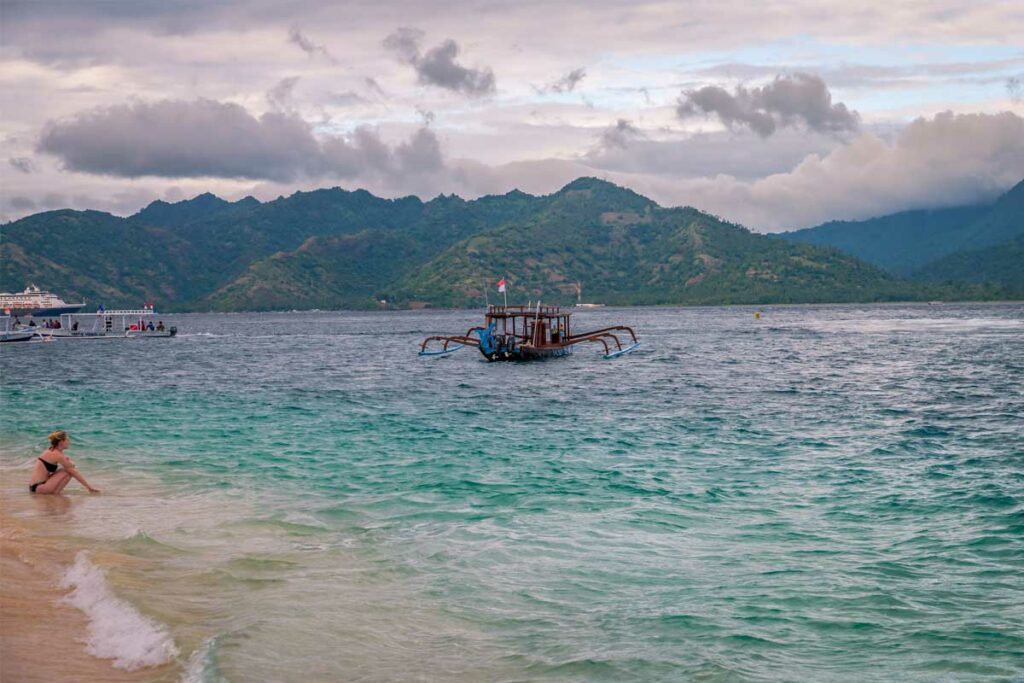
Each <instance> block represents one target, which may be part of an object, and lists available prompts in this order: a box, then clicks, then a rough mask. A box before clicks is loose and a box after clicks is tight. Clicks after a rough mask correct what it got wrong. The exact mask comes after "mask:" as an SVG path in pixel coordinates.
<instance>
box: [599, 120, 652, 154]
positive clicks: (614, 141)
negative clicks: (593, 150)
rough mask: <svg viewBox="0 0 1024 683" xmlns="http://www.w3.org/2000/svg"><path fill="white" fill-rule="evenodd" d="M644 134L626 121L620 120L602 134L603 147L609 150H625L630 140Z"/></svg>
mask: <svg viewBox="0 0 1024 683" xmlns="http://www.w3.org/2000/svg"><path fill="white" fill-rule="evenodd" d="M642 135H643V133H641V132H640V130H639V129H638V128H637V127H636V126H634V125H633V124H632V123H630V122H629V121H627V120H626V119H619V120H618V121H616V122H615V125H614V126H610V127H608V128H606V129H605V130H604V132H603V133H601V147H603V148H605V149H607V148H610V147H618V148H619V149H624V148H625V147H626V145H627V143H628V142H629V141H630V139H632V138H635V137H640V136H642Z"/></svg>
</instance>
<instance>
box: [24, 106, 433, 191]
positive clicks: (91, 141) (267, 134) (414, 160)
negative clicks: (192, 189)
mask: <svg viewBox="0 0 1024 683" xmlns="http://www.w3.org/2000/svg"><path fill="white" fill-rule="evenodd" d="M38 151H41V152H46V153H48V154H52V155H54V156H56V157H57V158H59V159H60V160H61V161H62V162H63V164H64V166H65V168H67V169H69V170H72V171H81V172H85V173H94V174H100V175H109V176H118V177H125V178H138V177H142V176H158V177H165V178H184V177H220V178H250V179H260V180H271V181H275V182H291V181H295V180H299V179H303V178H307V179H308V178H313V179H318V178H369V177H374V178H377V179H379V180H380V181H381V182H386V181H388V179H389V178H392V177H393V178H397V179H401V178H405V177H411V176H416V175H417V174H420V173H421V172H423V171H430V170H436V169H437V168H438V164H443V161H442V160H441V156H440V146H439V144H438V143H437V139H436V137H434V134H433V133H431V132H430V131H428V130H421V131H420V132H418V133H417V134H416V135H414V136H413V137H412V139H411V140H409V141H408V142H406V143H403V144H399V145H396V146H394V147H391V146H389V145H387V144H386V143H385V142H383V141H382V140H381V139H380V137H379V136H378V135H377V134H376V133H375V132H374V131H372V130H369V129H366V128H360V129H358V130H356V131H355V132H354V133H353V134H352V135H351V136H350V137H348V138H345V137H339V136H327V137H324V138H322V139H318V138H317V137H316V136H314V134H313V130H312V127H311V126H310V124H309V123H308V122H306V121H304V120H303V119H301V118H299V117H298V116H296V115H294V114H290V113H284V112H280V111H273V112H268V113H266V114H263V115H262V116H260V117H258V118H257V117H255V116H253V115H251V114H250V113H249V112H248V111H246V110H245V109H244V108H242V107H241V106H239V105H237V104H229V103H222V102H216V101H212V100H195V101H180V100H163V101H160V102H153V103H143V102H139V103H135V104H132V105H120V106H114V107H107V108H99V109H94V110H91V111H87V112H84V113H82V114H79V115H78V116H76V117H74V118H72V119H70V120H66V121H59V122H50V123H48V124H47V125H46V127H45V129H44V131H43V134H42V136H41V138H40V140H39V144H38Z"/></svg>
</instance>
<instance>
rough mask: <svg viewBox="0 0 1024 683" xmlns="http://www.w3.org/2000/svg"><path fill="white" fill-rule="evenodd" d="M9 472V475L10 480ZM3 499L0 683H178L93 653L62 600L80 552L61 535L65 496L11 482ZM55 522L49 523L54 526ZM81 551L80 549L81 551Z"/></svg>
mask: <svg viewBox="0 0 1024 683" xmlns="http://www.w3.org/2000/svg"><path fill="white" fill-rule="evenodd" d="M6 474H7V473H5V475H6ZM4 479H5V480H4V482H3V485H2V493H3V495H2V496H0V681H3V682H4V683H7V682H10V683H14V682H16V681H17V682H18V683H24V682H30V681H48V682H49V681H79V682H82V683H91V682H96V683H101V682H106V681H110V682H116V681H178V680H180V679H181V676H182V671H181V668H180V666H179V665H177V664H174V663H172V664H167V665H164V666H160V667H151V668H146V669H140V670H137V671H131V672H129V671H124V670H123V669H118V668H115V667H114V666H112V663H111V660H106V659H97V658H96V657H93V656H91V655H90V654H89V653H88V652H86V636H87V628H88V618H87V617H86V615H85V614H84V613H83V612H81V611H79V610H78V609H76V608H74V607H72V606H70V605H67V604H65V603H64V602H63V597H64V595H65V594H67V592H68V591H67V590H65V589H62V588H61V587H60V581H61V577H62V576H63V575H64V572H65V571H66V570H67V568H68V567H69V566H70V565H71V564H72V563H73V562H74V559H75V554H76V553H77V552H78V551H79V550H81V549H82V548H81V547H80V545H81V544H80V543H78V544H76V542H75V539H74V538H72V537H68V536H63V535H61V529H60V526H59V520H60V518H61V517H62V516H64V515H65V514H66V512H67V508H68V507H69V506H70V505H71V504H72V500H73V496H75V495H79V494H77V493H71V494H70V495H65V496H31V495H30V494H29V493H28V492H27V491H21V490H20V489H17V488H16V487H15V486H14V482H11V481H9V479H12V477H10V476H5V477H4ZM48 521H50V522H51V523H50V524H48V523H47V522H48ZM76 545H77V546H79V547H76Z"/></svg>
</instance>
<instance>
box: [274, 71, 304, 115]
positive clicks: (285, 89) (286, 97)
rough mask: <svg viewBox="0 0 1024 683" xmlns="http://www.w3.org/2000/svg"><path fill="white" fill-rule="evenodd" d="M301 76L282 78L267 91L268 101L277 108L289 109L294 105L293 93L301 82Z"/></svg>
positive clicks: (280, 109) (281, 109)
mask: <svg viewBox="0 0 1024 683" xmlns="http://www.w3.org/2000/svg"><path fill="white" fill-rule="evenodd" d="M299 79H300V77H299V76H289V77H288V78H282V79H281V80H280V81H279V82H278V83H277V85H275V86H274V87H273V88H271V89H270V90H268V91H267V103H268V104H269V105H270V106H271V107H273V108H274V109H276V110H279V111H287V110H288V109H290V108H291V105H292V95H293V94H294V92H295V86H296V84H297V83H298V82H299Z"/></svg>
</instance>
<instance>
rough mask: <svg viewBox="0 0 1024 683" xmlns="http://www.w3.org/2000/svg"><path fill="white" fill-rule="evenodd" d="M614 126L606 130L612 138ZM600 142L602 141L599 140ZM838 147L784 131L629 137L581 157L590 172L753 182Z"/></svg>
mask: <svg viewBox="0 0 1024 683" xmlns="http://www.w3.org/2000/svg"><path fill="white" fill-rule="evenodd" d="M616 129H617V126H615V127H613V128H612V129H609V130H608V131H606V134H607V133H612V132H614V131H615V130H616ZM600 142H601V143H603V142H604V141H603V140H602V141H600ZM839 144H841V143H840V141H839V140H837V139H836V138H835V137H834V136H830V135H823V134H816V133H812V134H805V133H802V132H800V131H795V130H790V129H783V130H780V131H778V132H776V133H775V135H772V136H770V137H767V138H762V137H760V136H758V135H757V134H756V133H754V132H753V131H737V132H729V131H715V132H709V133H701V134H698V135H692V136H689V137H687V138H685V139H652V138H651V137H633V138H631V139H629V141H628V144H625V145H622V146H619V145H614V144H612V145H609V144H598V145H596V146H595V148H594V149H592V150H590V151H589V152H588V153H587V154H585V155H584V156H583V159H585V160H586V162H587V163H588V164H590V165H591V166H592V167H594V168H598V169H602V170H605V171H611V172H616V173H630V174H645V175H656V176H661V177H664V178H666V179H686V178H700V177H714V176H717V175H720V174H724V175H728V176H732V177H734V178H741V179H744V180H754V179H756V178H763V177H764V176H767V175H771V174H773V173H786V172H788V171H790V170H792V169H793V167H795V166H796V165H797V164H799V163H800V162H801V161H802V160H803V159H804V158H805V157H807V156H808V155H810V154H817V155H820V156H824V155H826V154H828V153H829V152H831V151H832V150H833V149H835V148H836V147H837V146H838V145H839Z"/></svg>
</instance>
